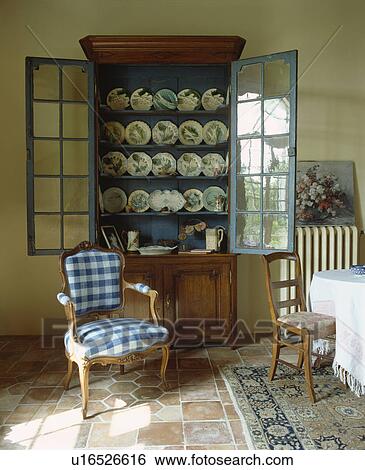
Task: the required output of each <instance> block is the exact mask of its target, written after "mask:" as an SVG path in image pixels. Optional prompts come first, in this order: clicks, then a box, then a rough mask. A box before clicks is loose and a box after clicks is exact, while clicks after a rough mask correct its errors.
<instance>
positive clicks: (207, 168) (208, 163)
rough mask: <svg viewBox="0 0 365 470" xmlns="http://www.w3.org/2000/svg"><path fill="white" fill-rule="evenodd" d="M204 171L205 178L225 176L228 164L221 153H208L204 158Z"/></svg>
mask: <svg viewBox="0 0 365 470" xmlns="http://www.w3.org/2000/svg"><path fill="white" fill-rule="evenodd" d="M202 171H203V174H204V175H205V176H219V175H223V173H224V172H225V171H226V162H225V160H224V158H223V157H222V155H221V154H220V153H207V154H206V155H204V157H203V158H202Z"/></svg>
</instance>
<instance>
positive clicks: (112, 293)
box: [65, 250, 121, 315]
mask: <svg viewBox="0 0 365 470" xmlns="http://www.w3.org/2000/svg"><path fill="white" fill-rule="evenodd" d="M65 270H66V273H67V278H68V284H69V288H70V298H71V300H72V302H73V303H74V304H75V313H76V315H81V314H85V313H89V312H93V311H106V310H114V309H117V308H119V307H120V306H121V289H120V258H119V256H118V255H117V254H116V253H106V252H103V251H99V250H86V251H80V252H79V253H76V254H75V255H72V256H68V257H67V258H66V259H65Z"/></svg>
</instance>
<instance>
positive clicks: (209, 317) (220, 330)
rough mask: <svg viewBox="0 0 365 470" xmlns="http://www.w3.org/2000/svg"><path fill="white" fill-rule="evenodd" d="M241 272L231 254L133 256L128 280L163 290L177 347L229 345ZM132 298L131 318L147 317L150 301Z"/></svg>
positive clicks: (161, 304) (161, 303) (163, 311)
mask: <svg viewBox="0 0 365 470" xmlns="http://www.w3.org/2000/svg"><path fill="white" fill-rule="evenodd" d="M151 261H152V262H151ZM236 270H237V267H236V256H235V255H231V254H209V255H206V254H204V255H195V254H194V255H185V254H184V255H182V254H181V255H179V254H177V255H169V256H161V257H153V260H151V257H149V259H146V257H145V256H139V255H127V256H126V270H125V277H126V279H127V280H128V281H131V282H146V283H147V284H149V285H150V286H151V287H153V288H154V289H156V290H158V292H159V293H160V296H159V300H158V309H159V313H160V315H161V317H163V318H164V321H165V324H166V325H167V326H170V327H171V331H173V334H174V335H175V345H177V346H183V345H186V344H189V345H201V344H203V343H219V344H224V343H226V342H227V341H228V340H232V341H233V337H232V336H231V332H232V329H233V326H234V322H235V320H236V316H237V315H236ZM128 295H129V297H128V298H127V305H128V308H127V311H126V312H127V314H128V315H129V314H131V315H141V316H143V315H146V313H147V312H148V305H147V303H145V299H143V298H142V300H141V299H140V297H141V296H139V297H137V296H136V295H135V294H134V293H133V292H131V293H128ZM173 326H174V328H173ZM230 336H231V337H230Z"/></svg>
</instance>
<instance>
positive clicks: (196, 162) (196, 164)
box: [177, 152, 202, 176]
mask: <svg viewBox="0 0 365 470" xmlns="http://www.w3.org/2000/svg"><path fill="white" fill-rule="evenodd" d="M201 164H202V159H201V158H200V157H199V155H197V154H196V153H188V152H186V153H183V154H182V155H181V157H180V158H179V159H178V161H177V171H178V172H179V173H180V175H182V176H199V175H200V173H201Z"/></svg>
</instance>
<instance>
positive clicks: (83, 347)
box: [65, 318, 169, 359]
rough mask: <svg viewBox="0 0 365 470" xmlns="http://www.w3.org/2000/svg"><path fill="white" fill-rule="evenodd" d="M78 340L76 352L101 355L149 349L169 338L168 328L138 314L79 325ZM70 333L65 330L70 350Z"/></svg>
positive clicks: (117, 354)
mask: <svg viewBox="0 0 365 470" xmlns="http://www.w3.org/2000/svg"><path fill="white" fill-rule="evenodd" d="M77 333H78V337H79V342H78V343H76V342H75V343H73V344H74V348H75V349H74V351H73V352H74V354H76V355H77V356H79V357H86V358H88V359H91V358H95V357H100V356H124V355H125V354H129V353H133V352H141V351H145V350H146V349H149V348H150V347H151V346H153V345H155V344H157V343H165V342H167V340H168V337H169V333H168V330H167V329H166V328H165V327H163V326H158V325H153V324H152V323H150V322H148V321H144V320H137V319H134V318H111V319H106V320H96V321H93V322H90V323H84V324H83V325H81V326H79V327H77ZM70 334H71V332H70V331H68V332H67V333H66V334H65V347H66V351H67V352H69V353H72V351H70Z"/></svg>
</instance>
